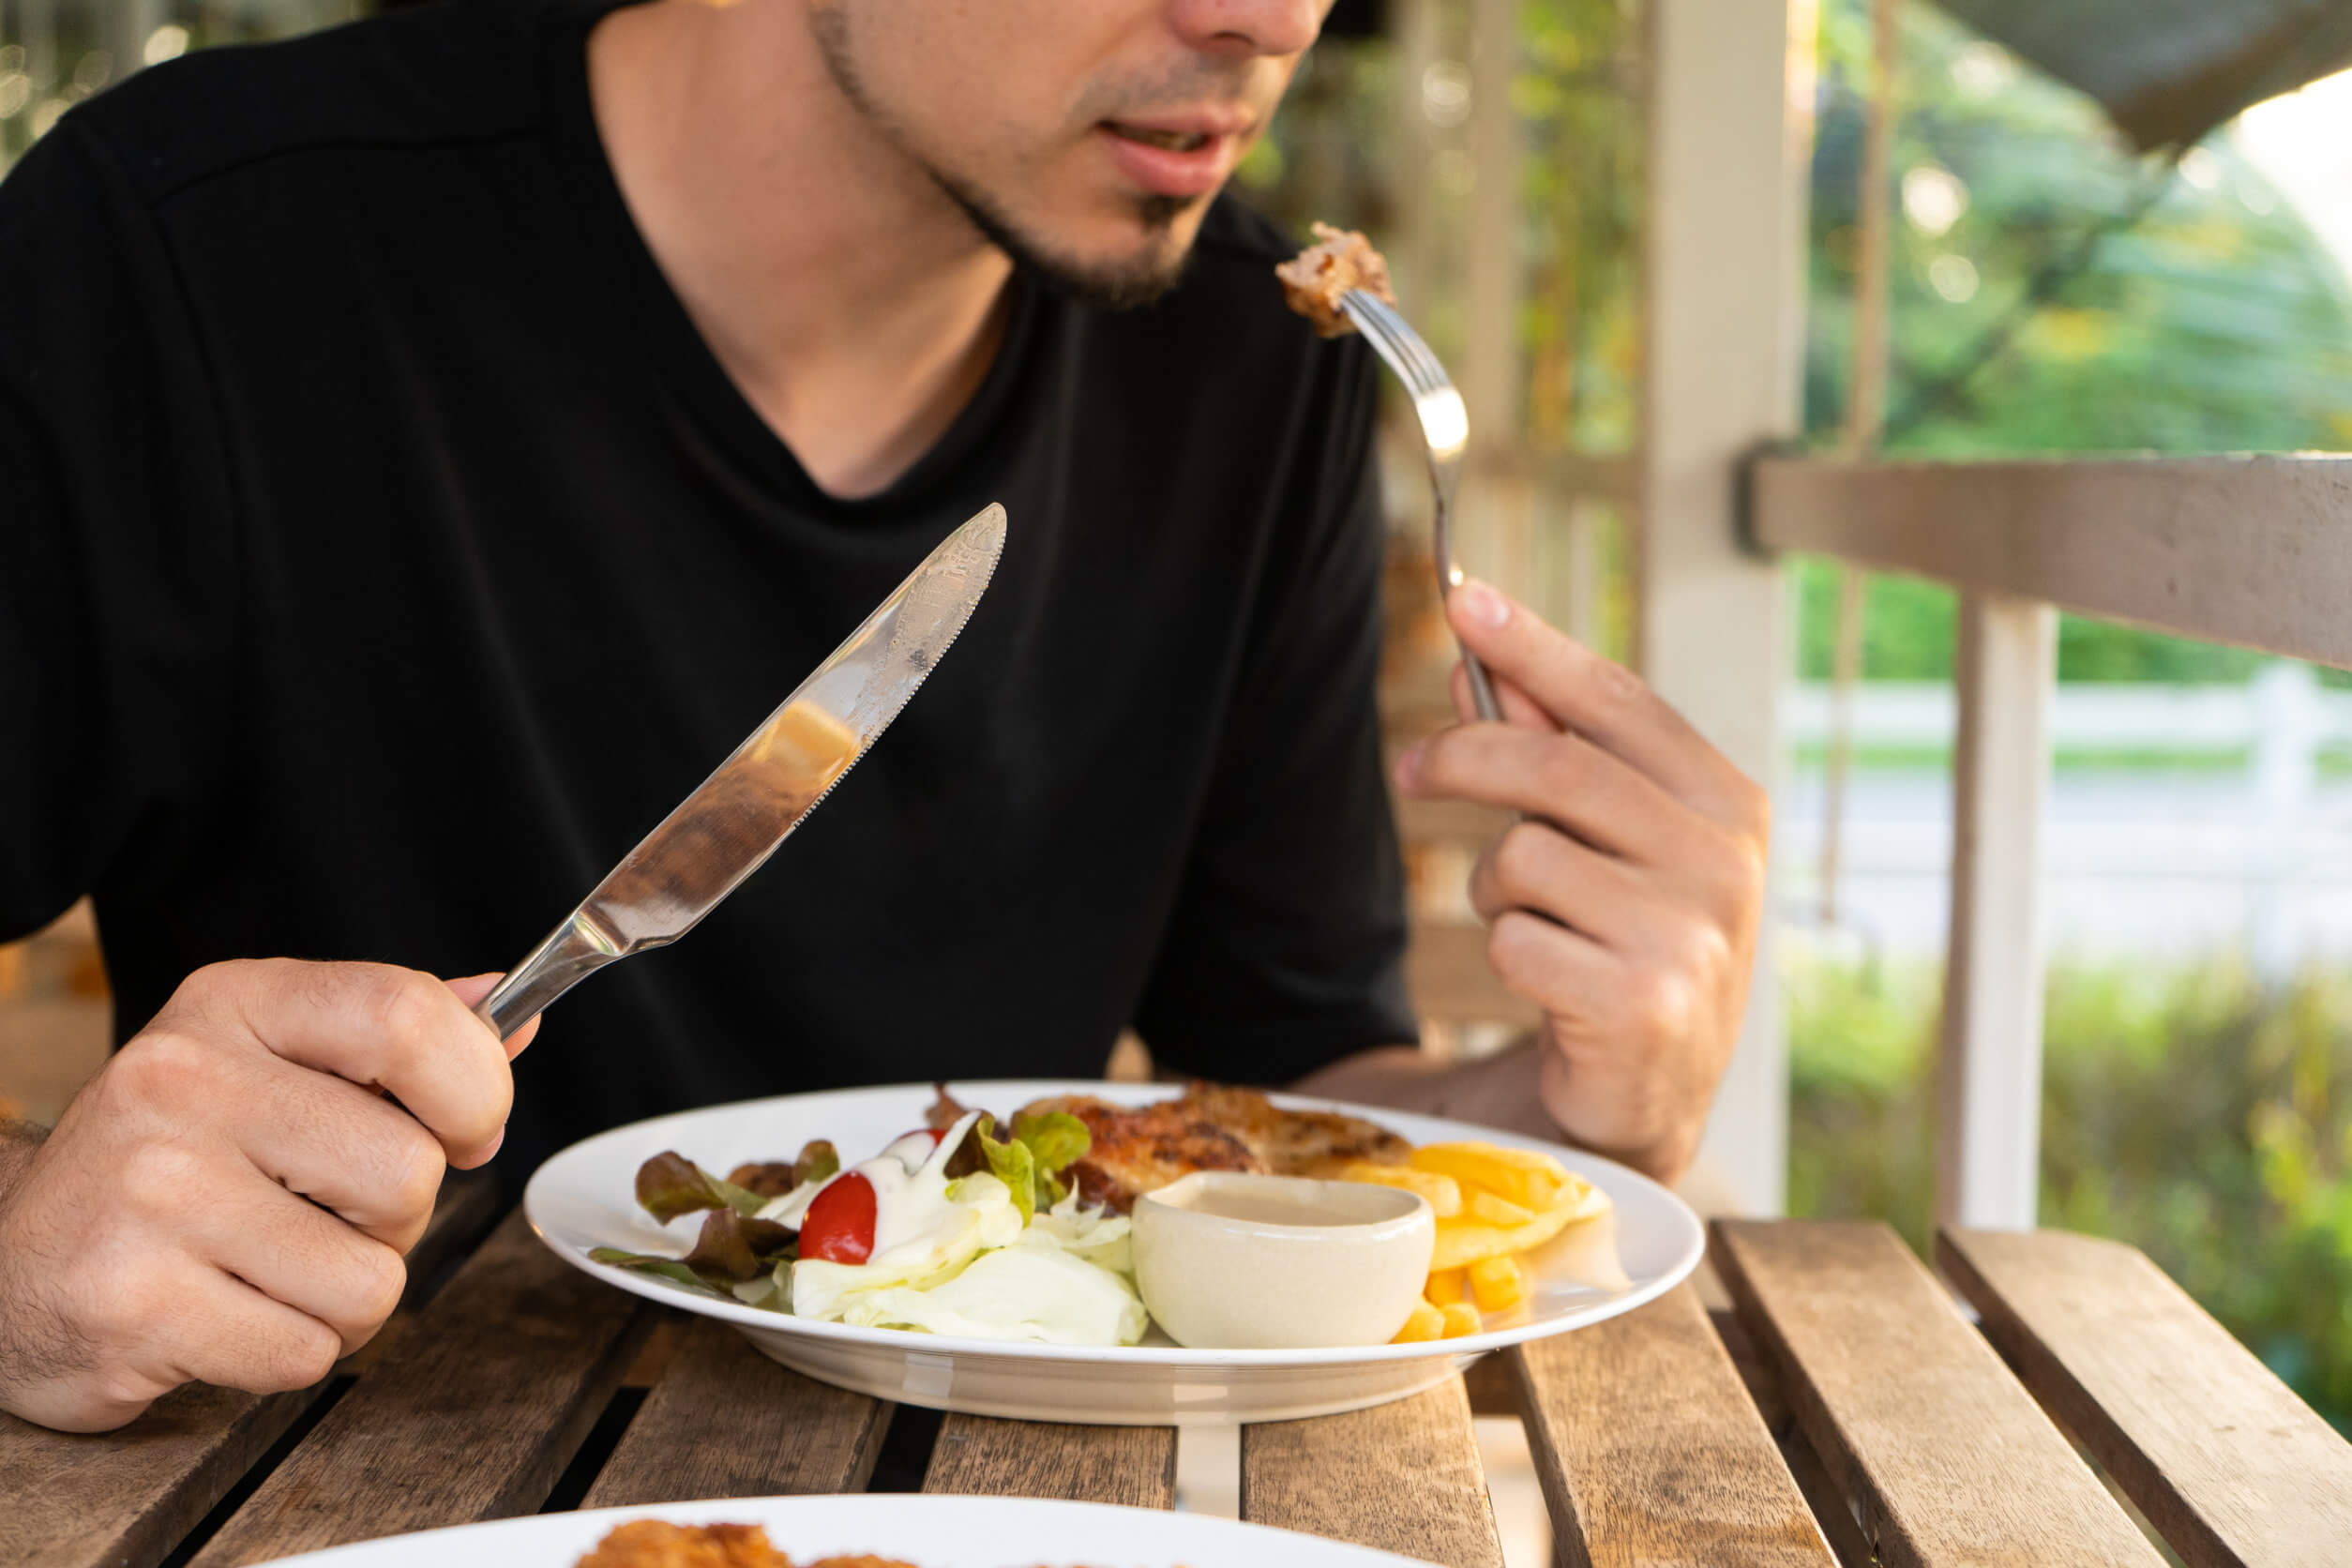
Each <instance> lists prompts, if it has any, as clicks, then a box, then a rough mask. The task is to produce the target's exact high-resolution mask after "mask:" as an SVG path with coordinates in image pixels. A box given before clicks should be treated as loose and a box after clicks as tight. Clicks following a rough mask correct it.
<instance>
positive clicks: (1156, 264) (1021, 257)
mask: <svg viewBox="0 0 2352 1568" xmlns="http://www.w3.org/2000/svg"><path fill="white" fill-rule="evenodd" d="M941 183H942V186H944V187H945V188H946V189H947V192H948V194H949V195H950V196H953V197H954V198H955V199H956V202H957V204H958V205H959V206H961V207H962V208H963V209H964V212H965V214H966V215H967V216H968V217H970V218H971V219H972V224H973V226H974V227H976V228H978V229H979V231H980V232H981V234H984V235H986V236H987V237H988V241H989V242H990V243H991V244H993V245H995V246H996V248H997V249H1000V250H1003V252H1004V253H1005V254H1006V255H1008V256H1010V257H1012V258H1013V260H1014V261H1015V262H1016V263H1017V264H1019V265H1021V266H1023V267H1025V268H1027V269H1028V270H1029V271H1031V272H1032V273H1033V274H1035V275H1036V276H1037V277H1038V278H1040V279H1044V280H1045V281H1046V282H1047V283H1048V285H1050V286H1051V287H1053V288H1054V289H1055V290H1057V291H1058V292H1060V293H1061V294H1064V295H1067V296H1068V297H1070V298H1072V299H1075V300H1077V301H1078V302H1079V303H1081V304H1085V305H1092V306H1094V307H1096V308H1097V309H1108V310H1130V309H1136V308H1138V307H1139V306H1145V305H1150V304H1152V303H1153V302H1154V301H1156V300H1158V299H1159V298H1160V297H1161V296H1163V295H1165V294H1167V293H1168V291H1169V290H1170V289H1173V288H1174V287H1175V286H1176V285H1177V283H1178V282H1180V281H1181V280H1182V279H1183V278H1184V266H1185V264H1186V263H1187V262H1189V261H1190V260H1191V258H1192V243H1193V240H1194V239H1195V238H1196V237H1198V236H1199V233H1200V220H1201V217H1202V215H1203V214H1204V213H1206V212H1207V211H1208V207H1209V203H1210V201H1211V199H1212V198H1210V197H1207V196H1194V197H1184V198H1176V197H1167V196H1144V197H1138V198H1137V199H1136V200H1135V202H1134V204H1133V206H1132V207H1131V208H1130V209H1129V210H1128V211H1127V212H1125V213H1123V214H1121V215H1119V216H1118V218H1117V219H1113V220H1112V222H1111V223H1110V224H1108V225H1105V224H1103V223H1101V222H1100V221H1098V222H1097V223H1096V224H1095V225H1093V227H1095V228H1097V229H1101V228H1104V227H1110V228H1111V229H1112V230H1113V233H1111V234H1108V235H1106V236H1104V237H1103V238H1101V239H1098V240H1095V241H1094V242H1093V243H1092V244H1081V245H1073V244H1070V243H1067V242H1063V241H1058V240H1057V239H1056V238H1054V237H1053V236H1050V235H1048V234H1043V233H1040V232H1038V230H1037V229H1034V228H1033V227H1032V226H1030V225H1027V224H1024V223H1020V222H1017V221H1015V220H1013V219H1010V218H1008V217H1006V216H1004V215H1003V213H1001V212H1000V211H999V210H998V208H997V206H996V204H994V203H992V202H989V201H988V200H986V199H984V198H982V197H980V196H978V195H977V194H976V193H973V192H971V191H967V190H963V189H958V188H956V187H955V186H954V185H952V184H949V183H948V182H946V181H944V180H942V182H941Z"/></svg>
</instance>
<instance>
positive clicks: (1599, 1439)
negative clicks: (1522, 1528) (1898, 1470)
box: [1503, 1286, 1833, 1568]
mask: <svg viewBox="0 0 2352 1568" xmlns="http://www.w3.org/2000/svg"><path fill="white" fill-rule="evenodd" d="M1503 1359H1504V1360H1505V1362H1506V1364H1509V1365H1510V1366H1511V1367H1512V1368H1513V1370H1514V1371H1515V1374H1516V1377H1517V1380H1518V1382H1519V1385H1520V1389H1521V1394H1520V1401H1521V1406H1522V1410H1523V1411H1524V1419H1525V1421H1526V1424H1527V1432H1528V1444H1529V1447H1530V1450H1531V1451H1532V1452H1533V1455H1534V1457H1535V1469H1536V1474H1537V1475H1538V1477H1539V1478H1540V1479H1541V1480H1542V1481H1543V1484H1544V1499H1545V1502H1546V1503H1547V1504H1548V1505H1549V1507H1550V1509H1551V1515H1552V1529H1553V1533H1554V1536H1555V1538H1556V1540H1557V1542H1558V1546H1559V1555H1560V1561H1561V1562H1562V1563H1564V1564H1568V1565H1570V1568H1587V1565H1590V1564H1596V1563H1627V1562H1738V1563H1743V1564H1750V1565H1753V1568H1782V1565H1787V1568H1801V1565H1802V1568H1829V1565H1830V1564H1831V1563H1832V1561H1833V1559H1832V1557H1831V1555H1830V1549H1829V1545H1828V1544H1827V1543H1826V1542H1824V1541H1823V1539H1822V1536H1821V1530H1820V1529H1819V1527H1818V1526H1817V1525H1816V1524H1815V1522H1814V1517H1813V1514H1812V1511H1811V1510H1810V1509H1809V1508H1807V1506H1806V1504H1805V1499H1804V1497H1803V1496H1802V1493H1801V1492H1800V1491H1799V1490H1798V1487H1797V1483H1796V1481H1795V1479H1794V1478H1793V1477H1792V1476H1791V1475H1790V1474H1789V1470H1788V1466H1787V1464H1786V1463H1785V1462H1784V1461H1783V1459H1782V1457H1781V1453H1780V1450H1779V1449H1778V1448H1777V1447H1775V1446H1774V1444H1773V1441H1772V1433H1771V1432H1770V1431H1769V1430H1767V1429H1766V1427H1765V1425H1764V1418H1763V1417H1762V1416H1761V1415H1760V1414H1758V1413H1757V1410H1756V1405H1755V1403H1754V1402H1753V1401H1751V1400H1750V1399H1749V1397H1748V1393H1747V1390H1746V1389H1745V1388H1743V1387H1742V1386H1741V1381H1740V1374H1739V1372H1738V1371H1737V1370H1736V1369H1735V1368H1734V1367H1733V1365H1732V1364H1731V1358H1730V1356H1729V1355H1728V1354H1726V1351H1725V1349H1724V1345H1723V1342H1722V1341H1721V1340H1720V1339H1718V1338H1717V1337H1716V1335H1715V1331H1714V1327H1713V1325H1712V1324H1711V1323H1710V1322H1709V1321H1708V1320H1707V1313H1706V1310H1705V1309H1704V1308H1703V1307H1701V1306H1700V1305H1699V1304H1698V1298H1697V1296H1696V1295H1695V1294H1693V1293H1692V1291H1691V1289H1690V1288H1689V1287H1688V1286H1683V1287H1681V1288H1680V1289H1675V1290H1672V1291H1669V1292H1667V1293H1666V1295H1665V1296H1662V1297H1660V1298H1659V1299H1658V1300H1656V1301H1654V1302H1651V1304H1649V1305H1647V1306H1644V1307H1641V1308H1638V1309H1636V1311H1633V1312H1629V1313H1627V1314H1625V1315H1624V1316H1623V1317H1620V1318H1612V1319H1608V1320H1607V1321H1606V1322H1602V1323H1596V1324H1594V1325H1593V1326H1592V1327H1591V1328H1587V1329H1579V1330H1577V1331H1576V1333H1575V1334H1559V1335H1556V1336H1554V1337H1552V1338H1549V1339H1538V1340H1534V1341H1531V1342H1530V1343H1529V1344H1526V1345H1522V1346H1520V1347H1518V1348H1517V1349H1513V1350H1508V1351H1505V1352H1504V1353H1503Z"/></svg>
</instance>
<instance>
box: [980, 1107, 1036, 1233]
mask: <svg viewBox="0 0 2352 1568" xmlns="http://www.w3.org/2000/svg"><path fill="white" fill-rule="evenodd" d="M994 1130H995V1123H994V1119H993V1118H990V1117H987V1116H983V1117H982V1118H980V1120H979V1121H977V1122H974V1123H972V1137H973V1138H976V1139H978V1140H979V1143H980V1153H981V1157H982V1158H984V1159H986V1160H987V1161H988V1170H989V1172H990V1174H992V1175H994V1176H995V1177H996V1179H997V1180H998V1181H1000V1182H1002V1183H1003V1184H1005V1186H1006V1187H1007V1188H1008V1189H1010V1190H1011V1192H1012V1194H1013V1207H1014V1208H1016V1209H1018V1210H1019V1211H1020V1215H1021V1223H1022V1224H1023V1225H1027V1224H1028V1223H1029V1221H1030V1218H1031V1216H1033V1214H1036V1213H1037V1156H1036V1154H1035V1153H1033V1152H1032V1151H1031V1149H1030V1147H1029V1145H1028V1144H1026V1143H1023V1142H1022V1141H1021V1140H1020V1139H1019V1138H1009V1139H1007V1140H1006V1141H1004V1142H1003V1143H999V1142H998V1141H997V1140H996V1139H995V1138H992V1137H990V1136H989V1134H990V1133H991V1132H993V1131H994Z"/></svg>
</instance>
